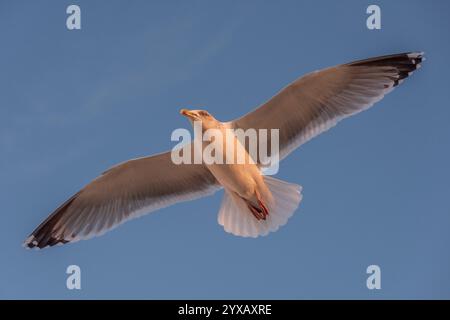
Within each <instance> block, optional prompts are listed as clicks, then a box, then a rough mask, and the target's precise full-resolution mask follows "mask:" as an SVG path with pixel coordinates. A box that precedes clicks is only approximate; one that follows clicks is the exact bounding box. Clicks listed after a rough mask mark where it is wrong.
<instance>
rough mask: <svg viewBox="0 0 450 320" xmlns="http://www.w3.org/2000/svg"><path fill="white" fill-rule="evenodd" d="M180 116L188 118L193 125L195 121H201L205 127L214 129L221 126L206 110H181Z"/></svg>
mask: <svg viewBox="0 0 450 320" xmlns="http://www.w3.org/2000/svg"><path fill="white" fill-rule="evenodd" d="M180 114H182V115H183V116H185V117H186V118H188V119H189V121H191V123H194V121H201V122H202V126H203V127H207V128H212V127H216V126H217V124H219V121H217V120H216V119H215V118H214V117H213V116H212V115H211V114H210V113H209V112H208V111H206V110H188V109H181V110H180Z"/></svg>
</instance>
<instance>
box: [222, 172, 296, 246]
mask: <svg viewBox="0 0 450 320" xmlns="http://www.w3.org/2000/svg"><path fill="white" fill-rule="evenodd" d="M264 181H265V182H266V185H267V187H268V188H269V190H270V192H271V193H272V196H273V201H272V202H269V203H267V204H266V205H267V208H268V211H269V215H268V216H267V218H266V220H257V219H256V218H255V217H254V216H253V214H252V213H251V212H250V210H249V209H248V207H247V204H246V203H245V201H244V200H243V199H241V198H239V197H238V196H236V195H234V194H232V193H230V192H228V191H227V190H225V195H224V197H223V201H222V206H221V207H220V210H219V216H218V222H219V224H220V225H222V226H223V227H224V229H225V231H226V232H229V233H232V234H234V235H236V236H241V237H253V238H256V237H258V236H265V235H267V234H268V233H269V232H273V231H277V230H278V228H279V227H281V226H282V225H284V224H286V222H287V221H288V219H289V218H290V217H291V216H292V215H293V214H294V212H295V210H296V209H297V208H298V206H299V204H300V201H301V200H302V194H301V191H302V187H301V186H299V185H297V184H293V183H289V182H285V181H281V180H278V179H275V178H272V177H269V176H264Z"/></svg>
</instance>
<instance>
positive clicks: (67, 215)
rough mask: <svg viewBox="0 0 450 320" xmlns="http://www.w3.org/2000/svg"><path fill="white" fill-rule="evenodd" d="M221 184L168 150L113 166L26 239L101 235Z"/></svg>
mask: <svg viewBox="0 0 450 320" xmlns="http://www.w3.org/2000/svg"><path fill="white" fill-rule="evenodd" d="M220 188H221V186H220V185H219V184H218V183H217V181H216V179H215V178H214V176H213V175H212V174H211V173H210V172H209V170H208V169H207V168H206V167H205V166H203V165H201V164H192V165H190V164H180V165H176V164H174V163H173V162H172V160H171V157H170V152H166V153H161V154H158V155H155V156H151V157H145V158H139V159H135V160H130V161H127V162H124V163H122V164H119V165H117V166H114V167H112V168H111V169H109V170H108V171H106V172H104V173H103V174H102V175H101V176H99V177H98V178H96V179H95V180H93V181H92V182H91V183H89V184H88V185H87V186H85V187H84V188H83V189H82V190H80V191H79V192H78V193H76V194H75V195H74V196H72V197H71V198H70V199H69V200H67V201H66V202H65V203H64V204H62V205H61V206H60V207H59V208H58V209H56V210H55V212H53V213H52V214H51V215H50V216H49V217H48V218H47V219H46V220H45V221H44V222H42V223H41V224H40V225H39V226H38V227H37V228H36V230H34V231H33V232H32V234H31V235H30V236H29V237H28V238H27V239H26V240H25V243H24V245H25V246H27V247H29V248H34V247H37V248H44V247H46V246H53V245H55V244H64V243H67V242H74V241H78V240H81V239H88V238H91V237H92V236H96V235H101V234H103V233H104V232H106V231H108V230H111V229H112V228H114V227H116V226H118V225H119V224H121V223H123V222H125V221H127V220H129V219H132V218H136V217H138V216H141V215H143V214H145V213H148V212H150V211H153V210H156V209H159V208H162V207H166V206H169V205H171V204H174V203H176V202H179V201H186V200H193V199H197V198H200V197H203V196H206V195H209V194H212V193H214V192H215V191H217V190H218V189H220Z"/></svg>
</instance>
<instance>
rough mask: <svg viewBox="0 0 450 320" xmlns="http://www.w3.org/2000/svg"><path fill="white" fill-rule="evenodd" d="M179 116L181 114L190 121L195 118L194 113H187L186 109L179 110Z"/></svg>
mask: <svg viewBox="0 0 450 320" xmlns="http://www.w3.org/2000/svg"><path fill="white" fill-rule="evenodd" d="M180 114H182V115H183V116H185V117H188V118H190V119H192V120H193V119H194V118H195V113H193V112H191V111H189V110H188V109H181V110H180Z"/></svg>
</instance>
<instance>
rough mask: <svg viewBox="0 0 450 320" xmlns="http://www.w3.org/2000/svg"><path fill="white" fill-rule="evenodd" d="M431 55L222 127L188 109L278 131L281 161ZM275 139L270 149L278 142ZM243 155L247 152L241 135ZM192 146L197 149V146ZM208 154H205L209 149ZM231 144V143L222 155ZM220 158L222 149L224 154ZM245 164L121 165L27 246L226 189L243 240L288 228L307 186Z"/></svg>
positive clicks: (93, 231) (305, 85)
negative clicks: (265, 173) (285, 226)
mask: <svg viewBox="0 0 450 320" xmlns="http://www.w3.org/2000/svg"><path fill="white" fill-rule="evenodd" d="M423 59H424V58H423V53H420V52H410V53H401V54H394V55H389V56H381V57H375V58H371V59H366V60H360V61H356V62H352V63H347V64H342V65H338V66H335V67H331V68H327V69H323V70H320V71H315V72H312V73H309V74H307V75H305V76H303V77H301V78H299V79H298V80H296V81H294V82H293V83H291V84H290V85H288V86H287V87H286V88H284V89H282V90H281V91H280V92H279V93H277V94H276V95H275V96H274V97H273V98H271V99H270V100H269V101H267V102H266V103H264V104H263V105H261V106H260V107H258V108H257V109H255V110H254V111H252V112H250V113H248V114H246V115H244V116H242V117H241V118H238V119H236V120H234V121H230V122H220V121H218V120H216V119H215V118H214V117H213V116H212V115H210V114H209V113H208V112H207V111H205V110H186V109H183V110H181V113H182V114H183V115H184V116H186V117H187V118H189V120H190V121H191V122H193V121H201V123H202V130H207V129H211V128H214V129H218V130H220V131H221V132H224V134H227V133H225V131H226V129H244V130H246V129H250V128H252V129H256V130H259V129H278V130H279V147H280V149H279V158H280V160H282V159H283V158H285V157H286V156H287V155H288V154H290V153H291V152H292V151H293V150H295V149H296V148H297V147H299V146H300V145H302V144H303V143H305V142H307V141H309V140H310V139H311V138H313V137H315V136H317V135H318V134H320V133H322V132H324V131H326V130H328V129H329V128H331V127H332V126H334V125H335V124H336V123H337V122H339V121H340V120H342V119H344V118H347V117H349V116H352V115H354V114H356V113H358V112H360V111H363V110H366V109H368V108H369V107H371V106H372V105H373V104H374V103H376V102H377V101H379V100H380V99H382V98H383V97H384V95H386V94H387V93H388V92H390V91H391V90H392V89H393V88H394V87H396V86H397V85H398V84H400V83H401V82H402V81H403V80H404V79H405V78H407V77H408V76H409V75H410V74H411V73H412V72H413V71H414V70H416V69H417V68H419V67H420V65H421V62H422V61H423ZM270 139H271V137H268V138H267V141H265V143H266V144H267V145H269V144H270V142H271V141H270ZM232 141H233V142H235V143H236V146H237V149H236V150H237V152H238V153H241V154H245V158H249V152H248V150H247V146H245V145H244V144H241V143H240V142H239V140H238V139H236V138H235V137H233V139H232ZM191 145H192V143H191ZM201 146H202V150H203V149H204V148H205V145H204V144H201ZM228 148H230V146H229V145H228V144H225V145H224V146H223V149H222V152H223V153H226V152H227V151H228ZM219 152H220V150H219ZM253 160H254V161H253V162H252V163H249V162H248V161H246V162H245V163H244V164H237V163H235V164H228V163H223V164H215V163H212V164H206V163H200V164H185V163H182V164H175V163H173V161H172V159H171V152H170V151H169V152H165V153H160V154H157V155H153V156H149V157H144V158H139V159H133V160H129V161H126V162H124V163H121V164H118V165H116V166H114V167H112V168H110V169H109V170H107V171H105V172H104V173H103V174H102V175H100V176H99V177H97V178H96V179H94V180H93V181H92V182H91V183H89V184H88V185H86V186H85V187H84V188H82V189H81V190H80V191H79V192H77V193H76V194H74V195H73V196H72V197H70V198H69V199H68V200H67V201H66V202H64V203H63V204H62V205H61V206H60V207H58V208H57V209H56V210H55V211H54V212H53V213H52V214H51V215H50V216H49V217H48V218H47V219H45V220H44V221H43V222H42V223H41V224H40V225H39V226H38V227H37V228H36V229H35V230H34V231H33V232H32V233H31V235H30V236H29V237H28V238H27V239H26V240H25V243H24V245H25V246H26V247H28V248H44V247H47V246H53V245H56V244H64V243H68V242H75V241H78V240H82V239H89V238H91V237H93V236H98V235H101V234H103V233H104V232H106V231H108V230H111V229H112V228H114V227H116V226H118V225H120V224H121V223H123V222H125V221H127V220H130V219H132V218H136V217H139V216H141V215H143V214H146V213H149V212H151V211H154V210H157V209H160V208H163V207H166V206H169V205H172V204H174V203H177V202H180V201H187V200H193V199H197V198H200V197H204V196H207V195H210V194H213V193H214V192H216V191H218V190H220V189H222V188H223V189H224V190H225V194H224V198H223V201H222V205H221V207H220V210H219V215H218V222H219V224H221V225H222V226H223V227H224V229H225V231H227V232H229V233H232V234H234V235H237V236H243V237H258V236H262V235H266V234H268V233H269V232H271V231H275V230H277V229H278V228H279V227H280V226H282V225H284V224H285V223H286V222H287V221H288V219H289V218H290V217H291V216H292V215H293V213H294V212H295V211H296V209H297V208H298V206H299V204H300V202H301V199H302V194H301V190H302V187H301V186H299V185H296V184H292V183H288V182H285V181H281V180H278V179H275V178H273V177H270V176H264V175H263V174H262V173H261V169H262V168H263V163H262V160H261V159H260V158H256V159H253Z"/></svg>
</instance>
